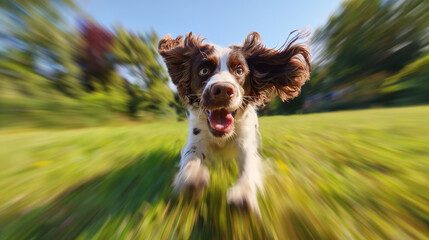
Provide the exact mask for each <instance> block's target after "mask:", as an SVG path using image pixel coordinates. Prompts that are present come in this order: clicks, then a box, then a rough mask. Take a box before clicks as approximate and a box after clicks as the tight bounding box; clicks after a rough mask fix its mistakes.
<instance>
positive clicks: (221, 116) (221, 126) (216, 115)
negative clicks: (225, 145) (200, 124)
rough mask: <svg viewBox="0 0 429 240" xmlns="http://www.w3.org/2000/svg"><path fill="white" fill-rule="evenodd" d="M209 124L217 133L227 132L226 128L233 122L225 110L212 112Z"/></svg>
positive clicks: (232, 118)
mask: <svg viewBox="0 0 429 240" xmlns="http://www.w3.org/2000/svg"><path fill="white" fill-rule="evenodd" d="M209 120H210V124H211V125H212V127H213V128H214V129H216V130H218V131H228V129H227V128H228V127H229V126H231V124H232V123H233V122H234V117H233V116H232V114H231V113H230V112H228V111H227V110H226V109H220V110H214V111H212V112H211V115H210V118H209Z"/></svg>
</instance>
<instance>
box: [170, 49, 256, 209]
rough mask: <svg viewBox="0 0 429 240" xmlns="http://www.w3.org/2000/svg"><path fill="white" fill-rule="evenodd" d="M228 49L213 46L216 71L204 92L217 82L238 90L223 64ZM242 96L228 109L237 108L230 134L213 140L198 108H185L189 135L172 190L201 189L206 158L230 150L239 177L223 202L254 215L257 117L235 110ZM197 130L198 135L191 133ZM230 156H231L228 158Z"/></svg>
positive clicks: (252, 110)
mask: <svg viewBox="0 0 429 240" xmlns="http://www.w3.org/2000/svg"><path fill="white" fill-rule="evenodd" d="M230 51H231V50H230V49H222V48H220V47H217V46H216V52H217V54H218V55H219V59H220V69H219V71H218V72H217V73H216V74H215V75H213V76H212V77H211V79H210V80H209V82H208V83H207V85H206V89H208V87H210V86H211V84H213V83H216V82H219V81H227V82H230V83H232V84H234V86H235V87H236V88H237V90H238V89H239V86H238V83H237V82H236V81H235V79H234V77H233V75H232V74H231V73H230V72H229V70H228V68H227V65H226V61H227V59H228V55H229V53H230ZM241 98H242V94H241V92H240V91H237V95H236V96H235V99H234V100H233V103H231V106H233V107H234V108H236V109H238V110H237V114H236V116H235V121H234V133H232V134H229V135H228V136H226V137H214V136H212V135H211V133H210V130H209V127H208V124H207V116H206V115H205V113H204V111H203V110H202V109H200V107H199V106H190V105H189V106H188V112H189V116H188V120H189V136H188V141H187V144H186V146H185V147H184V148H183V149H182V151H181V160H180V170H179V173H178V174H177V176H176V179H175V181H174V183H173V184H174V187H175V188H176V189H181V188H183V187H194V188H197V189H199V188H203V187H205V186H206V185H207V184H208V183H209V174H208V171H207V169H206V167H205V166H204V162H205V159H204V157H206V158H215V155H218V154H222V152H219V150H226V149H227V148H232V149H233V150H235V151H233V152H235V153H236V156H235V157H236V158H237V160H238V164H239V168H240V177H239V179H238V180H237V183H236V184H235V185H234V186H233V187H231V188H230V189H229V190H228V192H227V201H228V203H230V204H235V205H238V206H243V205H247V206H248V207H249V208H250V209H252V210H253V211H254V212H255V213H257V214H258V215H259V214H260V213H259V206H258V201H257V194H258V190H262V171H261V167H262V166H261V157H260V155H259V153H258V145H259V143H258V142H259V132H258V126H259V125H258V117H257V114H256V111H255V107H254V106H252V105H251V104H248V105H247V106H246V107H245V108H244V109H242V108H239V106H240V105H241V104H242V99H241ZM194 129H198V130H199V131H197V132H198V134H195V133H194ZM232 157H234V156H232Z"/></svg>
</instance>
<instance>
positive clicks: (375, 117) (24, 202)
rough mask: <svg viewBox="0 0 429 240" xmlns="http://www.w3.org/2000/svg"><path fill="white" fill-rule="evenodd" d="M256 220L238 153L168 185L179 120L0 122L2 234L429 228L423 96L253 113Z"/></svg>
mask: <svg viewBox="0 0 429 240" xmlns="http://www.w3.org/2000/svg"><path fill="white" fill-rule="evenodd" d="M260 122H261V124H260V125H261V133H262V136H263V150H262V155H263V156H264V159H265V163H266V179H265V186H266V189H265V194H264V195H261V196H260V199H259V204H260V207H261V213H262V219H259V218H257V217H255V216H253V215H252V214H249V213H247V212H246V211H243V210H239V209H236V208H233V207H229V206H228V205H227V203H226V191H227V188H228V187H229V186H231V185H232V184H233V183H234V182H235V179H236V177H237V175H238V169H237V165H236V164H235V161H228V160H223V161H220V162H212V163H210V164H209V171H210V177H211V182H210V186H209V187H208V188H207V189H206V190H205V192H204V194H203V196H202V197H201V198H200V199H198V200H196V199H193V198H191V197H190V196H187V195H181V194H179V195H177V194H174V193H173V192H172V190H171V188H170V184H171V182H172V179H173V177H174V174H175V172H176V171H177V166H176V164H177V163H178V161H179V151H180V148H181V147H182V146H183V145H184V144H185V141H186V134H187V125H186V123H159V124H142V125H139V126H123V127H99V128H86V129H72V130H34V129H33V130H2V131H1V132H0V150H1V151H0V238H1V239H13V240H15V239H76V238H77V239H188V238H192V239H206V238H213V239H296V238H298V239H425V238H426V239H427V238H429V194H428V193H429V107H428V106H423V107H411V108H395V109H379V110H364V111H350V112H335V113H326V114H311V115H300V116H298V115H296V116H287V117H283V116H282V117H280V116H279V117H264V118H261V120H260Z"/></svg>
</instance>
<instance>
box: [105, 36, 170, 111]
mask: <svg viewBox="0 0 429 240" xmlns="http://www.w3.org/2000/svg"><path fill="white" fill-rule="evenodd" d="M115 33H116V38H115V44H114V47H113V51H112V53H113V55H114V58H115V61H116V64H118V65H120V66H121V67H122V68H125V69H127V70H128V72H129V73H130V75H131V77H132V78H133V82H132V83H131V85H134V87H131V88H129V90H130V91H132V92H133V93H132V96H133V100H132V101H131V102H130V111H131V112H135V113H136V112H137V111H138V109H142V110H145V111H149V112H151V113H154V114H155V115H158V116H170V117H171V116H174V115H175V106H176V105H175V100H174V93H173V92H172V90H171V89H170V88H169V86H168V79H169V78H168V74H167V72H166V70H165V68H164V66H163V64H162V61H161V60H160V58H159V55H158V52H157V44H158V41H159V39H158V36H157V34H156V33H155V32H154V31H152V32H150V33H147V34H145V35H143V34H134V33H130V32H128V31H126V30H125V29H124V28H123V27H117V28H116V29H115ZM139 88H141V89H142V91H140V90H139Z"/></svg>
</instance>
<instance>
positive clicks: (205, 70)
mask: <svg viewBox="0 0 429 240" xmlns="http://www.w3.org/2000/svg"><path fill="white" fill-rule="evenodd" d="M209 72H210V71H209V69H208V68H202V69H201V70H200V75H201V76H205V75H207V74H209Z"/></svg>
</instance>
